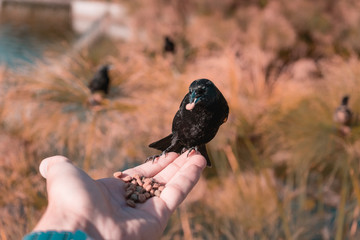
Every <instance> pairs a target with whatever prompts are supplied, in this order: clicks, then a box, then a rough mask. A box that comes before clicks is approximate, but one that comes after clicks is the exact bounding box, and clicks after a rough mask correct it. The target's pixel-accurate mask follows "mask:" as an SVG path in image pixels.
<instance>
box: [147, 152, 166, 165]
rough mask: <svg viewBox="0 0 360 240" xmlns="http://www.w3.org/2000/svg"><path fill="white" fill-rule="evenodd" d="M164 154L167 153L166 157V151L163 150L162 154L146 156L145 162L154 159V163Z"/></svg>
mask: <svg viewBox="0 0 360 240" xmlns="http://www.w3.org/2000/svg"><path fill="white" fill-rule="evenodd" d="M162 155H165V157H166V151H163V152H162V153H161V154H157V155H153V156H150V157H148V158H146V160H145V162H148V161H152V162H153V163H154V161H155V160H156V159H157V158H160V157H161V156H162Z"/></svg>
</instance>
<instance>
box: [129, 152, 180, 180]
mask: <svg viewBox="0 0 360 240" xmlns="http://www.w3.org/2000/svg"><path fill="white" fill-rule="evenodd" d="M178 156H179V155H178V154H177V153H174V152H169V153H166V154H163V155H161V156H160V157H159V158H158V159H157V160H155V162H152V161H149V162H146V163H143V164H141V165H139V166H137V167H134V168H130V169H128V170H126V171H124V172H123V173H124V174H125V175H130V176H134V175H135V174H139V175H140V176H145V177H153V176H155V175H156V174H158V173H159V172H160V171H161V170H163V169H164V168H166V167H167V166H168V165H169V164H170V163H172V162H173V161H174V160H175V159H176V158H177V157H178Z"/></svg>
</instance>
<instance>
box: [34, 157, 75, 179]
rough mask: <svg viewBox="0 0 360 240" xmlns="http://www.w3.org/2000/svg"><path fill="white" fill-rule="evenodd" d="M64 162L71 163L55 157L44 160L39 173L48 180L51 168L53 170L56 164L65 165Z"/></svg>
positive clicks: (65, 159) (64, 158) (63, 158)
mask: <svg viewBox="0 0 360 240" xmlns="http://www.w3.org/2000/svg"><path fill="white" fill-rule="evenodd" d="M64 162H70V161H69V159H67V158H66V157H63V156H53V157H49V158H45V159H44V160H42V161H41V163H40V166H39V171H40V174H41V176H43V177H44V178H46V177H47V173H48V169H49V168H52V167H53V166H54V165H55V164H56V163H64Z"/></svg>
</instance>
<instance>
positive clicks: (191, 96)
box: [190, 91, 200, 104]
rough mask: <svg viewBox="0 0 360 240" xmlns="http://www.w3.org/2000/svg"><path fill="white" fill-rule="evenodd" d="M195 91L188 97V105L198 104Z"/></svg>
mask: <svg viewBox="0 0 360 240" xmlns="http://www.w3.org/2000/svg"><path fill="white" fill-rule="evenodd" d="M196 95H197V94H196V91H193V92H192V93H191V95H190V103H195V104H196V103H197V102H199V100H200V98H199V97H196Z"/></svg>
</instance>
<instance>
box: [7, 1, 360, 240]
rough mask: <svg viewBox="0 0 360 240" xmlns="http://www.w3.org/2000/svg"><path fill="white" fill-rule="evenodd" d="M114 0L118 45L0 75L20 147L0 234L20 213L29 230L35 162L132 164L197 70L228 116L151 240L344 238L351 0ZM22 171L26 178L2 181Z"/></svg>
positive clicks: (354, 138) (353, 21) (354, 137)
mask: <svg viewBox="0 0 360 240" xmlns="http://www.w3.org/2000/svg"><path fill="white" fill-rule="evenodd" d="M124 4H125V5H126V6H127V7H128V9H129V16H130V19H129V22H130V23H131V27H132V30H133V33H134V34H133V36H132V38H131V39H130V40H129V41H128V42H116V43H112V44H113V45H111V46H110V47H109V46H108V45H107V46H106V47H101V44H98V45H97V48H96V47H92V48H89V49H88V50H87V51H85V52H84V53H80V54H79V55H78V56H76V57H74V58H72V59H69V60H68V61H67V62H68V63H70V64H63V63H59V62H56V61H55V62H54V64H52V65H50V66H49V65H46V64H42V63H39V64H38V65H37V66H36V67H35V69H34V71H33V72H32V73H31V74H29V75H27V76H24V75H20V76H19V75H16V74H12V73H8V72H7V71H2V72H1V74H0V79H1V85H2V87H1V88H0V89H1V91H2V94H1V97H0V98H1V104H0V107H1V131H0V132H1V133H2V136H6V137H5V138H4V139H6V140H4V141H5V142H6V144H9V146H19V147H17V149H21V151H18V150H15V148H7V149H8V150H7V151H9V152H7V153H4V155H9V156H10V155H11V154H13V155H11V156H13V157H12V158H11V159H14V160H12V162H6V161H5V158H4V160H2V162H1V163H2V164H8V166H7V167H6V168H8V169H11V170H9V171H7V172H6V173H5V172H4V173H3V174H2V175H1V176H5V177H4V178H1V179H2V180H1V186H11V187H7V188H5V189H4V190H3V191H4V192H6V193H9V194H6V195H4V196H8V197H6V198H5V197H4V198H3V200H2V201H1V207H0V209H1V211H2V212H7V214H8V213H9V214H10V215H9V216H8V215H7V216H8V217H6V218H3V219H6V220H3V222H2V225H1V229H0V230H1V231H0V234H1V235H0V236H2V237H3V236H5V237H7V238H9V237H8V236H10V235H11V234H12V233H13V232H14V231H15V230H14V228H13V227H11V224H10V223H11V222H13V221H17V220H18V219H19V218H22V220H24V219H32V220H31V221H30V220H29V221H27V222H26V223H25V222H24V223H23V222H22V223H23V225H22V226H23V229H22V230H21V232H20V233H19V234H22V233H24V232H25V231H28V230H29V229H30V228H31V226H32V225H33V221H34V219H36V218H35V217H36V216H38V215H39V214H40V213H41V211H42V210H43V208H44V205H45V201H44V199H45V198H44V196H43V191H42V190H43V189H42V188H43V186H42V184H43V183H41V181H40V184H39V181H35V179H37V178H39V176H38V174H37V173H36V168H37V164H38V161H39V160H40V159H41V158H42V157H45V156H48V155H53V154H64V155H66V156H68V157H70V158H71V159H73V160H74V161H76V162H77V164H79V165H80V166H82V167H84V168H86V169H87V170H88V171H89V172H90V174H91V175H92V176H94V177H105V176H109V175H110V174H111V172H113V171H115V170H117V169H119V168H124V167H129V166H132V165H134V164H138V163H140V162H142V161H143V160H144V159H145V157H146V156H148V155H150V154H153V153H155V151H153V150H150V149H148V148H147V145H148V144H149V143H150V142H152V141H154V140H157V139H158V138H160V137H163V136H165V135H167V134H168V133H169V132H170V131H171V121H172V118H173V116H174V114H175V112H176V111H177V109H178V106H179V104H180V101H181V99H182V98H183V96H184V95H185V94H186V92H187V88H188V85H189V84H190V83H191V81H193V80H195V79H198V78H209V79H211V80H213V81H214V83H215V84H216V85H217V86H218V87H219V88H220V89H221V91H222V92H223V94H224V95H225V97H226V99H227V100H228V103H229V106H230V116H229V120H228V122H227V123H226V124H224V125H223V126H221V128H220V130H219V133H218V135H217V136H216V138H215V139H214V140H213V141H212V142H211V143H209V144H208V151H209V154H210V156H211V158H212V161H213V165H214V167H213V168H211V169H206V170H205V172H204V178H203V179H202V181H201V184H199V185H198V186H197V188H196V189H195V191H194V193H192V194H191V195H190V196H189V199H188V200H187V201H186V202H185V203H184V204H183V205H182V206H181V208H180V209H179V210H177V212H176V213H175V214H174V215H173V216H172V218H171V221H170V222H169V224H168V226H167V229H166V231H165V234H164V236H163V239H357V238H358V237H359V231H358V222H359V220H360V219H359V206H360V205H359V204H360V191H359V171H360V169H359V156H360V155H359V154H360V152H359V150H358V146H359V123H358V117H357V116H358V113H359V112H360V104H359V101H360V98H359V96H358V91H357V86H358V85H359V83H360V72H359V66H360V61H359V53H360V48H359V46H358V44H359V42H360V41H359V40H360V39H359V38H360V37H359V36H360V34H359V29H360V28H359V18H360V17H359V16H360V15H359V14H357V13H358V12H359V10H360V6H359V4H358V3H357V2H355V1H351V0H345V1H341V2H336V1H317V2H313V1H300V0H299V1H293V2H291V3H290V2H286V1H281V0H278V1H230V0H229V1H221V2H219V1H201V0H198V1H161V0H151V1H150V2H146V3H145V2H142V1H131V2H128V1H127V2H124ZM165 35H170V36H171V37H173V38H174V39H175V43H176V47H177V51H176V54H175V55H174V56H172V55H164V54H163V53H162V43H163V37H164V36H165ZM105 45H106V44H105ZM109 48H111V51H110V52H109V51H108V50H106V49H109ZM98 49H100V50H98ZM95 52H96V54H94V53H95ZM110 53H111V54H110ZM104 62H109V63H112V64H113V65H114V70H113V71H112V72H111V77H112V81H113V82H112V87H111V91H110V94H109V96H107V97H106V98H105V99H104V100H103V101H102V103H101V104H100V105H99V106H96V107H93V106H90V105H89V104H88V99H89V97H90V92H89V90H88V89H87V83H88V81H89V79H90V78H91V76H92V74H93V72H94V71H95V69H96V67H97V66H98V65H99V64H101V63H104ZM345 94H349V95H350V102H349V103H350V108H351V109H352V110H353V111H354V113H355V115H354V116H355V118H354V121H353V123H352V125H351V133H350V134H349V135H344V134H342V133H341V131H339V126H337V125H336V124H334V123H333V120H332V114H333V111H334V109H335V108H336V107H337V106H338V104H339V103H340V100H341V97H342V96H343V95H345ZM12 141H15V142H17V144H18V145H16V144H14V143H12ZM15 162H19V163H21V164H23V165H17V164H15ZM29 166H31V167H30V169H32V170H31V171H29V172H26V171H28V169H29ZM6 168H4V169H6ZM25 170H26V171H25ZM24 171H25V173H24ZM10 173H11V174H10ZM9 174H10V175H11V176H10V177H9ZM24 174H25V175H26V177H27V178H29V179H30V181H28V182H27V184H26V185H20V184H12V181H15V182H18V181H20V179H21V176H22V175H24ZM9 179H13V180H12V181H10V180H9ZM33 180H34V182H33ZM30 186H34V187H33V188H34V189H36V190H34V191H33V190H31V191H30V190H28V189H31V187H30ZM24 189H25V190H24ZM17 192H27V193H28V194H27V195H26V196H31V197H29V198H27V199H28V200H26V201H25V200H24V202H21V201H20V203H19V204H18V205H15V206H9V205H8V204H7V203H10V202H11V201H12V199H22V198H21V196H20V197H19V196H18V195H17V194H18V193H17ZM34 192H36V194H35V193H34ZM24 206H25V208H24ZM12 209H15V210H16V211H18V212H15V213H13V212H12ZM19 209H26V210H25V211H22V212H21V211H20V210H19ZM31 213H35V215H31ZM34 216H35V217H34ZM5 237H3V238H5Z"/></svg>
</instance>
